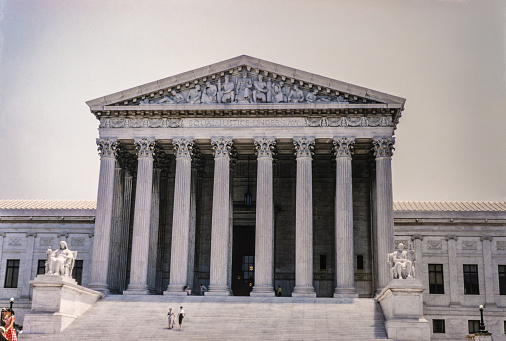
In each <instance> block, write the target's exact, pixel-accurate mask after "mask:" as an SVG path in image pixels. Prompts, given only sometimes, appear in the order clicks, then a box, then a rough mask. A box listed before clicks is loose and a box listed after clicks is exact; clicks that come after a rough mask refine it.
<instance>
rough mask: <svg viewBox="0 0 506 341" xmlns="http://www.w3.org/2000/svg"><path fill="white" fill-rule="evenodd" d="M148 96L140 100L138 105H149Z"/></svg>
mask: <svg viewBox="0 0 506 341" xmlns="http://www.w3.org/2000/svg"><path fill="white" fill-rule="evenodd" d="M150 104H151V103H150V101H149V98H147V97H146V98H144V99H143V100H142V101H140V102H139V105H150Z"/></svg>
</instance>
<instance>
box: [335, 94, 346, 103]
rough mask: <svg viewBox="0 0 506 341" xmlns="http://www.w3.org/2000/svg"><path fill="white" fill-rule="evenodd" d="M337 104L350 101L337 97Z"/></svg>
mask: <svg viewBox="0 0 506 341" xmlns="http://www.w3.org/2000/svg"><path fill="white" fill-rule="evenodd" d="M336 102H337V103H348V101H347V100H346V99H345V98H344V97H343V96H337V98H336Z"/></svg>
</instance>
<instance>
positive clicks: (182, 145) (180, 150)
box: [172, 138, 195, 159]
mask: <svg viewBox="0 0 506 341" xmlns="http://www.w3.org/2000/svg"><path fill="white" fill-rule="evenodd" d="M172 144H173V145H174V155H175V156H176V159H179V158H186V159H191V158H192V156H193V149H194V147H195V144H194V141H193V139H191V138H190V139H185V138H175V139H172Z"/></svg>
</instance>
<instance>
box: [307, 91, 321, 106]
mask: <svg viewBox="0 0 506 341" xmlns="http://www.w3.org/2000/svg"><path fill="white" fill-rule="evenodd" d="M317 93H318V90H314V91H313V92H311V91H309V92H308V93H307V95H306V102H308V103H314V102H316V94H317Z"/></svg>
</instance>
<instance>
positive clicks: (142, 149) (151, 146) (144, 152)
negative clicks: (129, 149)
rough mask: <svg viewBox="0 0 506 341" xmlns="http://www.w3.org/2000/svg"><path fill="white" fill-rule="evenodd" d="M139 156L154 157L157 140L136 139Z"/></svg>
mask: <svg viewBox="0 0 506 341" xmlns="http://www.w3.org/2000/svg"><path fill="white" fill-rule="evenodd" d="M134 144H135V149H136V150H137V158H153V155H154V151H155V140H153V139H136V140H134Z"/></svg>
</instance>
